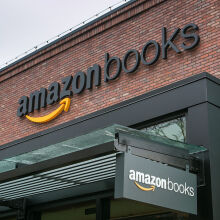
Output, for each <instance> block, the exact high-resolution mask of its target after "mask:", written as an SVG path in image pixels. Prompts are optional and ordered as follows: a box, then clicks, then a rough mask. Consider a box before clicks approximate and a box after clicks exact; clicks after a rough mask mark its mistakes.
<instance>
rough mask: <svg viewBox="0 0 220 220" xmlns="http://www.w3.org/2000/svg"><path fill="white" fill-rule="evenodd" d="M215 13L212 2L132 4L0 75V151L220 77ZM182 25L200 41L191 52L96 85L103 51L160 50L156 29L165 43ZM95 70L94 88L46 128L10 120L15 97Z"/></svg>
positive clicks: (214, 1) (120, 54) (219, 28)
mask: <svg viewBox="0 0 220 220" xmlns="http://www.w3.org/2000/svg"><path fill="white" fill-rule="evenodd" d="M219 11H220V2H219V0H194V1H192V0H182V1H176V0H167V1H165V0H148V1H143V0H139V1H137V2H136V3H133V4H131V5H129V6H127V7H126V8H123V9H121V10H119V11H118V12H116V13H114V14H112V15H111V16H108V17H106V18H104V19H102V20H100V21H98V22H96V23H95V24H93V25H91V26H89V27H87V28H85V29H83V30H81V31H80V32H78V33H75V34H73V35H72V36H70V37H68V38H67V39H65V40H63V41H60V42H58V43H56V44H54V45H52V46H51V47H49V48H47V49H45V50H43V51H41V52H40V53H38V54H36V55H34V56H32V57H30V58H27V59H26V60H24V61H22V62H20V63H18V64H16V65H14V66H12V67H10V68H7V69H6V70H4V71H2V72H0V145H3V144H5V143H8V142H11V141H13V140H16V139H19V138H22V137H25V136H28V135H31V134H34V133H37V132H40V131H42V130H45V129H48V128H51V127H54V126H56V125H59V124H62V123H64V122H67V121H69V120H73V119H75V118H78V117H81V116H83V115H86V114H89V113H92V112H95V111H97V110H100V109H103V108H106V107H108V106H111V105H114V104H116V103H119V102H121V101H124V100H127V99H130V98H132V97H135V96H138V95H141V94H143V93H146V92H149V91H151V90H153V89H156V88H159V87H162V86H165V85H168V84H170V83H173V82H175V81H179V80H181V79H184V78H187V77H189V76H192V75H195V74H198V73H201V72H204V71H206V72H209V73H210V74H213V75H214V76H216V77H220V71H219V70H220V64H219V58H220V55H219V54H220V47H219V46H220V38H219V36H220V25H219V21H220V15H219ZM188 23H194V24H196V25H198V26H199V31H198V33H199V35H200V38H201V41H200V43H199V45H198V46H197V47H196V48H194V49H193V50H189V51H183V52H182V53H181V54H177V53H176V52H175V51H173V50H172V49H169V50H168V59H167V60H163V59H162V57H161V55H160V58H159V60H158V61H157V62H156V63H155V64H154V65H152V66H144V65H143V64H140V66H139V68H138V70H137V71H136V72H135V73H133V74H130V75H129V74H126V73H124V72H123V71H122V72H121V75H120V77H119V78H118V79H117V80H114V81H111V82H109V83H105V82H104V80H103V69H104V55H105V53H106V52H108V53H110V55H111V56H118V57H120V58H122V57H123V56H124V54H125V52H126V51H128V50H129V49H137V50H138V51H139V52H140V51H141V49H142V47H143V46H144V44H145V43H146V42H147V41H148V40H156V41H157V42H159V43H160V44H161V28H162V27H166V28H167V30H168V36H170V34H172V33H173V31H174V29H175V28H177V27H179V28H183V27H184V26H185V25H186V24H188ZM15 37H16V36H15ZM182 41H183V38H181V37H178V38H177V40H176V41H175V43H176V45H180V44H181V43H182ZM179 48H180V49H181V47H180V46H179ZM181 50H182V49H181ZM95 63H97V64H99V65H100V66H101V67H102V81H101V86H100V87H98V88H93V90H91V91H89V90H85V91H84V92H83V93H82V94H80V95H74V96H73V97H72V98H71V106H70V109H69V112H68V113H62V115H60V116H59V117H57V118H56V119H55V120H53V121H51V122H49V123H46V124H34V123H32V122H30V121H28V120H27V119H25V118H19V117H17V116H16V112H17V108H18V100H19V98H20V97H21V96H23V95H26V96H29V94H30V93H31V92H33V91H34V90H39V89H40V88H41V87H45V88H48V86H49V85H50V83H51V82H53V81H57V82H61V78H63V77H65V76H69V75H73V76H74V74H75V73H76V72H77V71H79V70H80V71H84V72H86V70H87V68H88V67H90V66H92V65H93V64H95ZM57 106H58V103H57V104H54V105H52V106H48V107H47V108H46V109H41V110H40V111H39V112H37V111H35V112H34V113H33V114H32V116H35V117H37V116H40V115H45V114H47V113H49V112H51V111H53V110H54V109H56V108H57ZM161 107H162V106H161ZM146 111H147V109H146Z"/></svg>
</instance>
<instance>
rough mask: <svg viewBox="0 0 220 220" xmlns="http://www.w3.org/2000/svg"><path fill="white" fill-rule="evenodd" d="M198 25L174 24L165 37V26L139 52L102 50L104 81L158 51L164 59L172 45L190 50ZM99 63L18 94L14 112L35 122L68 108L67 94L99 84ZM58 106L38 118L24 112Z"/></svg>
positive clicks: (145, 61) (151, 61)
mask: <svg viewBox="0 0 220 220" xmlns="http://www.w3.org/2000/svg"><path fill="white" fill-rule="evenodd" d="M197 30H198V26H197V25H195V24H192V23H191V24H187V25H185V26H184V27H183V28H182V29H180V28H176V29H175V31H174V32H173V33H172V35H170V37H169V38H168V37H167V30H166V28H165V27H163V28H162V46H160V44H159V43H158V42H156V41H155V40H149V41H148V42H147V43H146V44H145V45H144V46H143V48H142V50H141V52H138V51H137V50H135V49H130V50H128V51H127V52H126V53H125V55H124V57H123V58H122V60H121V59H120V58H118V57H116V56H114V57H110V55H109V54H108V53H106V54H105V65H104V82H105V83H108V82H109V81H112V80H115V79H116V78H118V77H119V75H120V73H121V69H123V71H124V72H125V73H127V74H131V73H134V72H135V71H136V70H137V69H138V67H139V65H140V63H142V64H143V65H146V66H149V65H152V64H155V63H156V62H157V61H158V59H159V57H160V52H161V51H162V58H163V59H167V51H168V48H171V49H173V50H174V51H175V52H176V53H181V52H182V51H181V50H180V49H179V48H180V47H181V48H182V49H183V50H190V49H193V48H194V47H196V46H197V45H198V43H199V40H200V37H199V35H198V34H197V33H196V32H197ZM178 35H180V36H181V38H183V42H182V44H181V45H180V46H177V45H176V44H175V43H174V40H175V39H176V38H177V36H178ZM150 47H151V48H153V49H154V55H153V58H149V57H148V56H147V52H148V50H149V48H150ZM130 56H133V57H134V58H135V61H134V63H133V66H132V67H129V68H128V58H129V57H130ZM113 65H114V66H116V68H115V70H114V73H112V72H111V71H110V70H111V67H112V66H113ZM101 72H102V71H101V67H100V65H98V64H94V65H93V66H91V67H89V68H88V69H87V74H85V73H84V72H82V71H79V72H77V73H76V74H75V75H74V76H71V75H70V76H67V77H64V78H62V79H61V81H62V84H63V86H62V88H61V85H60V83H58V82H53V83H51V84H50V85H49V87H48V89H46V88H40V89H39V90H38V91H34V92H32V93H31V94H30V96H29V97H27V96H22V97H21V98H20V99H19V107H18V110H17V116H18V117H22V116H26V118H27V119H29V120H30V121H33V122H36V123H44V122H48V121H50V120H52V119H54V118H56V117H57V116H58V115H59V114H61V113H62V111H68V109H69V106H70V98H71V97H72V96H73V95H74V94H80V93H81V92H83V91H84V90H85V89H90V90H91V89H92V88H93V86H100V85H101ZM60 100H61V102H60V106H59V107H58V108H57V109H56V110H55V111H54V112H52V113H50V114H49V115H46V116H42V117H39V118H34V117H31V116H28V114H29V113H31V112H33V111H34V110H39V109H40V108H45V107H46V106H47V105H52V104H54V103H56V102H58V101H60Z"/></svg>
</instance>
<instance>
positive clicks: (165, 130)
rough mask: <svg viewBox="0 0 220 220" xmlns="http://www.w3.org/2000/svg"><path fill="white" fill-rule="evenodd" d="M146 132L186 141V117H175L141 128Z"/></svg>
mask: <svg viewBox="0 0 220 220" xmlns="http://www.w3.org/2000/svg"><path fill="white" fill-rule="evenodd" d="M142 130H143V131H145V132H146V133H148V134H152V135H156V136H160V137H166V138H169V139H171V140H175V141H180V142H184V143H186V118H185V117H181V118H176V119H173V120H170V121H166V122H163V123H160V124H156V125H153V126H150V127H146V128H143V129H142Z"/></svg>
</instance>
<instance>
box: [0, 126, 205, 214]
mask: <svg viewBox="0 0 220 220" xmlns="http://www.w3.org/2000/svg"><path fill="white" fill-rule="evenodd" d="M205 150H206V149H205V148H204V147H201V146H194V145H189V144H185V143H181V142H177V141H173V140H169V139H166V138H162V137H157V136H153V135H149V134H146V133H145V132H143V131H140V130H135V129H132V128H128V127H125V126H121V125H117V124H115V125H112V126H110V127H107V128H103V129H100V130H97V131H93V132H91V133H88V134H85V135H82V136H79V137H75V138H72V139H69V140H65V141H62V142H60V143H57V144H54V145H49V146H45V147H43V148H41V149H38V150H34V151H30V152H26V153H24V154H21V155H18V156H15V157H11V158H6V159H4V160H2V161H0V171H1V175H0V200H1V202H0V204H1V205H2V206H0V213H1V211H5V210H7V209H9V208H8V207H13V201H16V200H18V199H25V200H26V201H28V203H27V205H28V204H31V206H34V205H37V204H43V203H48V202H51V201H55V200H56V201H57V200H61V199H66V198H70V197H74V196H80V195H83V194H86V193H95V192H99V191H105V190H113V189H114V179H115V172H116V156H117V155H118V154H122V153H125V152H126V153H129V154H132V155H136V156H139V157H142V158H147V159H150V160H153V161H158V162H160V163H162V164H166V165H167V166H168V165H169V166H172V167H176V168H178V169H182V170H185V169H189V171H191V172H194V173H198V172H199V171H200V167H201V153H202V152H204V151H205ZM11 204H12V205H11Z"/></svg>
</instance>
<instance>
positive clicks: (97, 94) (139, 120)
mask: <svg viewBox="0 0 220 220" xmlns="http://www.w3.org/2000/svg"><path fill="white" fill-rule="evenodd" d="M219 32H220V31H219V2H218V1H217V0H216V1H214V0H212V1H208V0H205V1H202V0H201V1H174V0H157V1H154V0H147V1H146V0H145V1H142V0H140V1H129V2H127V3H125V4H124V5H122V6H121V7H119V8H117V9H115V10H113V11H110V12H109V13H107V14H106V15H104V16H102V17H101V18H97V19H96V20H94V21H92V22H90V23H88V24H86V25H85V26H83V27H82V28H79V29H77V30H75V31H73V32H72V33H71V34H68V35H67V36H64V37H62V38H60V39H59V40H57V41H55V42H52V43H50V44H48V45H47V46H45V47H44V48H40V49H39V50H37V51H36V52H34V53H32V54H30V55H28V56H26V57H24V58H22V59H20V60H19V61H17V62H16V63H14V64H11V65H9V66H7V67H6V68H4V69H2V70H1V72H0V84H1V92H0V98H1V109H0V111H1V112H0V113H1V114H0V115H1V117H0V124H1V126H0V129H1V130H0V141H1V143H0V150H1V151H0V171H1V174H0V199H1V201H0V204H1V206H0V218H1V219H8V218H11V219H16V218H17V219H25V218H26V219H45V220H47V219H60V218H65V219H103V220H104V219H198V220H203V219H206V220H211V219H213V220H218V219H219V218H220V211H219V208H218V207H219V205H218V204H219V196H220V192H219V184H220V176H219V172H218V168H219V167H220V164H219V159H218V156H219V155H220V150H219V149H220V148H219V143H220V136H219V129H220V125H219V124H220V109H219V107H220V101H219V97H218V95H219V91H220V86H219V84H220V80H219V76H220V73H219V69H220V68H219V63H218V60H219V39H218V36H219ZM120 126H122V127H120ZM119 128H121V130H123V129H125V130H126V129H128V130H126V132H127V133H128V136H129V137H126V138H124V139H123V140H124V142H123V141H122V142H120V140H121V139H120V137H122V136H123V134H121V133H120V131H118V132H116V130H117V129H119ZM112 129H113V130H112ZM114 129H116V130H114ZM129 129H130V130H129ZM132 129H133V130H132ZM119 130H120V129H119ZM144 133H146V135H150V136H145V135H144ZM103 134H105V135H104V136H103ZM106 134H107V136H108V137H106ZM108 134H109V135H108ZM120 135H121V136H120ZM151 135H152V136H151ZM155 136H160V137H161V136H162V137H163V138H165V139H163V138H162V139H157V138H156V139H155V140H152V138H153V137H155ZM123 137H124V136H123ZM131 137H132V138H131ZM134 137H135V138H134ZM150 138H151V139H150ZM134 139H135V141H134ZM167 139H172V140H173V142H172V141H171V142H169V143H167V142H166V140H167ZM164 140H165V142H164V143H163V141H164ZM117 141H118V142H117ZM143 141H144V144H143ZM152 143H157V144H156V145H155V146H154V145H152ZM177 143H179V144H177ZM70 145H71V146H70ZM177 145H178V146H179V145H180V147H176V146H177ZM73 146H74V147H73ZM146 146H147V147H146ZM153 146H154V147H153ZM168 146H169V147H173V148H172V149H173V150H171V151H170V149H171V148H169V152H168V148H167V147H168ZM124 147H125V148H124ZM130 147H131V148H130ZM152 147H153V148H152ZM73 148H74V150H73ZM176 148H177V149H176ZM180 148H184V149H187V150H188V151H189V152H191V151H190V150H191V149H192V148H193V149H198V150H197V151H196V153H195V152H194V153H189V154H188V151H187V152H185V151H184V152H182V151H181V149H180ZM140 149H141V150H140ZM152 149H153V150H152ZM155 149H158V150H157V151H156V150H155ZM180 151H181V152H180ZM152 152H153V153H152ZM180 153H181V156H179V155H180ZM119 154H131V155H135V156H139V157H141V158H145V159H147V160H152V161H156V162H157V163H158V162H160V163H161V164H163V167H164V166H168V167H169V166H170V167H172V168H175V169H179V170H181V172H182V171H183V170H185V171H187V172H189V173H191V174H195V175H196V177H197V180H198V181H197V184H196V191H197V198H196V202H195V201H193V205H195V204H196V206H195V207H196V208H195V209H196V211H195V209H193V210H192V211H187V209H184V208H182V207H180V208H179V207H177V208H175V207H174V206H175V205H173V204H171V202H170V206H169V205H166V204H165V205H163V203H157V201H156V200H155V202H152V201H153V199H150V200H149V201H146V202H144V201H143V200H138V199H134V198H135V196H132V197H129V196H128V197H125V196H123V195H122V196H121V197H120V198H119V197H117V196H116V193H115V189H116V185H117V183H116V182H117V181H116V179H117V174H118V170H121V169H120V168H119V166H118V160H117V157H118V156H117V155H119ZM97 158H98V159H97ZM96 160H97V161H96ZM191 162H192V163H191ZM197 162H198V164H197ZM143 163H144V162H143ZM101 164H102V165H103V166H101ZM137 164H138V163H137ZM165 164H166V165H165ZM90 165H91V166H90ZM78 168H79V170H81V171H82V172H85V175H84V176H83V174H82V173H80V171H79V172H78V171H77V170H78ZM162 169H163V168H162ZM87 170H88V171H87ZM97 170H99V171H100V172H98V173H97ZM67 172H69V173H67ZM143 172H144V171H143ZM177 172H178V170H177ZM171 173H172V172H171ZM66 174H68V175H67V176H66ZM169 175H171V174H169ZM82 176H83V177H82ZM119 176H121V173H120V174H119ZM95 177H96V178H95ZM73 179H77V181H76V180H74V181H73ZM162 180H163V179H162ZM120 181H122V180H120ZM123 181H124V180H123ZM126 181H127V180H125V182H124V185H126ZM61 183H62V184H61ZM159 185H160V186H161V185H162V181H161V182H159ZM142 187H143V185H142ZM158 188H159V187H158ZM164 188H165V187H164ZM123 190H124V188H123ZM149 193H153V190H152V192H149ZM193 195H194V194H193ZM152 198H153V197H152ZM184 198H185V197H184ZM180 200H181V199H180ZM161 201H162V198H161ZM164 203H166V200H165V202H164ZM167 203H169V198H167ZM176 203H177V201H176ZM186 203H187V202H185V204H186ZM193 205H192V206H193ZM183 206H184V204H183ZM190 207H191V206H190ZM16 216H17V217H16Z"/></svg>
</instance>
